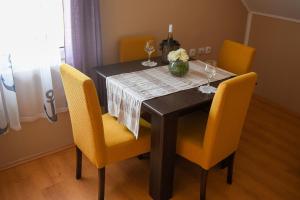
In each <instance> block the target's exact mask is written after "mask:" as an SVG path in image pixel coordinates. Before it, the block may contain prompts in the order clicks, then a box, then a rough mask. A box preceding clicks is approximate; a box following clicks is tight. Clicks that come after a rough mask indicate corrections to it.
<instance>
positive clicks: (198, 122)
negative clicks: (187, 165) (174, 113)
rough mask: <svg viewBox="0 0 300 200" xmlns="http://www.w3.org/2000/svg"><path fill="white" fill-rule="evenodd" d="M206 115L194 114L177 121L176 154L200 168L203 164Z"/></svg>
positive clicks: (201, 113)
mask: <svg viewBox="0 0 300 200" xmlns="http://www.w3.org/2000/svg"><path fill="white" fill-rule="evenodd" d="M206 121H207V114H206V113H204V112H194V113H191V114H188V115H185V116H183V117H181V118H180V119H179V121H178V130H177V131H178V139H177V147H176V148H177V149H176V151H177V154H179V155H180V156H182V157H184V158H186V159H188V160H190V161H191V162H193V163H196V164H198V165H200V166H202V164H203V162H204V155H203V138H204V133H205V127H206Z"/></svg>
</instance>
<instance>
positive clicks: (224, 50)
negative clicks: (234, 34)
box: [218, 40, 255, 75]
mask: <svg viewBox="0 0 300 200" xmlns="http://www.w3.org/2000/svg"><path fill="white" fill-rule="evenodd" d="M254 54H255V49H254V48H252V47H249V46H245V45H243V44H240V43H238V42H234V41H230V40H225V41H224V43H223V46H222V47H221V50H220V54H219V59H218V67H220V68H223V69H225V70H227V71H230V72H233V73H235V74H237V75H241V74H245V73H248V72H250V67H251V64H252V61H253V58H254Z"/></svg>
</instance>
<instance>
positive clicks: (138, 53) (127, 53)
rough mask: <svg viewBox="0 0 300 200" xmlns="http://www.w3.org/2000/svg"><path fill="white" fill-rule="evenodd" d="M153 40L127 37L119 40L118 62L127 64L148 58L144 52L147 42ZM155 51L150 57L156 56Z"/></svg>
mask: <svg viewBox="0 0 300 200" xmlns="http://www.w3.org/2000/svg"><path fill="white" fill-rule="evenodd" d="M149 40H153V41H155V38H154V37H153V36H127V37H123V38H121V40H120V44H119V45H120V46H119V51H120V62H128V61H133V60H142V59H146V58H148V54H147V53H146V52H145V51H144V47H145V44H146V42H147V41H149ZM156 55H157V51H155V52H154V53H153V54H152V55H151V56H156Z"/></svg>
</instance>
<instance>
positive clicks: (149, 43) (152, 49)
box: [142, 40, 157, 67]
mask: <svg viewBox="0 0 300 200" xmlns="http://www.w3.org/2000/svg"><path fill="white" fill-rule="evenodd" d="M144 50H145V51H146V53H147V54H148V60H147V61H144V62H142V65H144V66H148V67H153V66H156V65H157V63H156V62H154V61H151V54H152V53H154V52H155V47H154V41H153V40H149V41H147V42H146V45H145V48H144Z"/></svg>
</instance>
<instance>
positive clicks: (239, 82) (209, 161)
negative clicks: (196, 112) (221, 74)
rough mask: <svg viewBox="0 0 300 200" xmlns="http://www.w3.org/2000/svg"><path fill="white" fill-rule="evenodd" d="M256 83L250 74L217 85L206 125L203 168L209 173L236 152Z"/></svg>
mask: <svg viewBox="0 0 300 200" xmlns="http://www.w3.org/2000/svg"><path fill="white" fill-rule="evenodd" d="M256 79H257V75H256V73H254V72H250V73H247V74H244V75H240V76H237V77H235V78H232V79H229V80H226V81H224V82H222V83H221V84H220V85H219V87H218V89H217V92H216V94H215V96H214V99H213V102H212V105H211V109H210V112H209V115H208V121H207V124H206V131H205V136H204V141H203V149H204V156H206V159H205V160H206V163H205V166H203V167H205V168H207V169H209V168H210V167H212V166H214V165H215V164H217V163H218V162H220V161H221V160H223V159H224V158H226V157H227V156H229V155H230V154H231V153H233V152H234V151H236V149H237V147H238V143H239V140H240V135H241V131H242V128H243V125H244V121H245V117H246V114H247V110H248V107H249V103H250V100H251V97H252V93H253V90H254V87H255V83H256Z"/></svg>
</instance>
